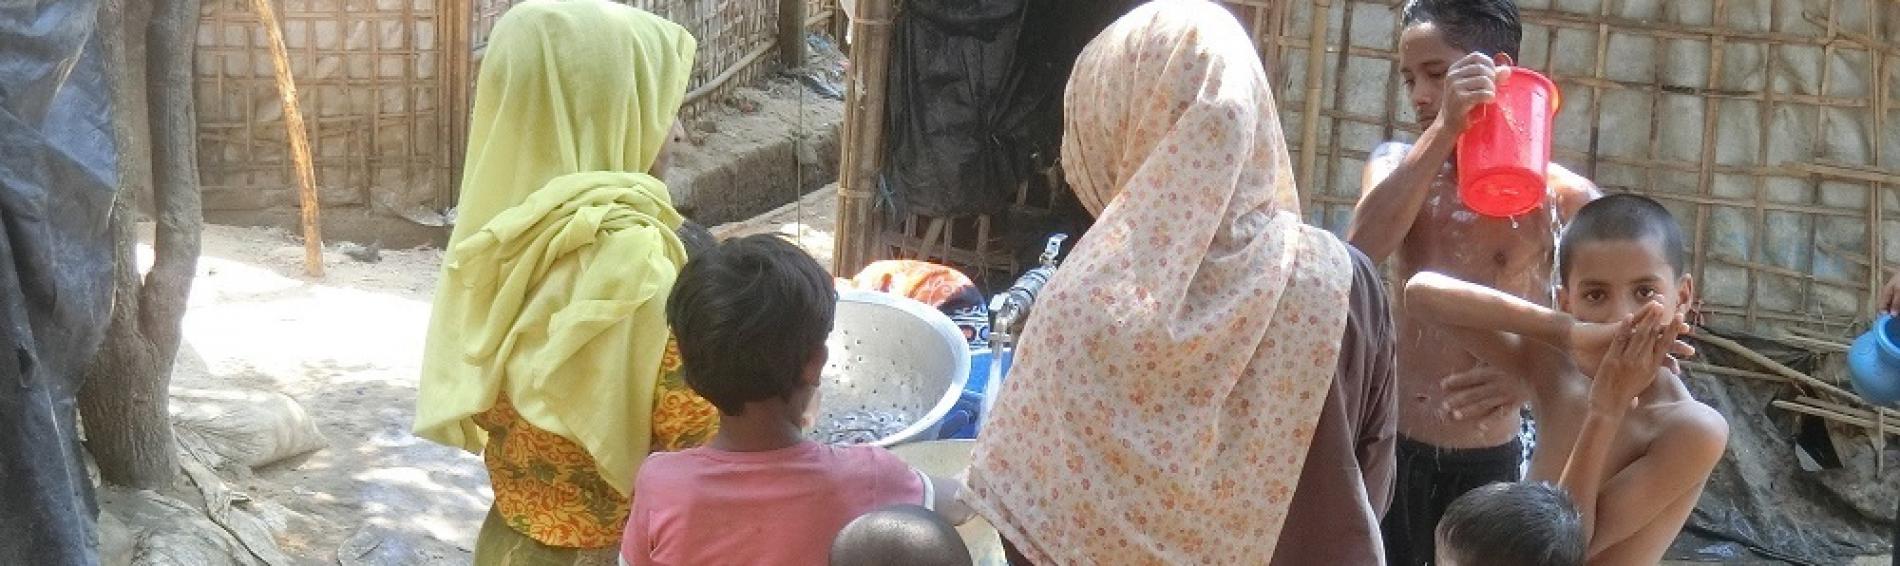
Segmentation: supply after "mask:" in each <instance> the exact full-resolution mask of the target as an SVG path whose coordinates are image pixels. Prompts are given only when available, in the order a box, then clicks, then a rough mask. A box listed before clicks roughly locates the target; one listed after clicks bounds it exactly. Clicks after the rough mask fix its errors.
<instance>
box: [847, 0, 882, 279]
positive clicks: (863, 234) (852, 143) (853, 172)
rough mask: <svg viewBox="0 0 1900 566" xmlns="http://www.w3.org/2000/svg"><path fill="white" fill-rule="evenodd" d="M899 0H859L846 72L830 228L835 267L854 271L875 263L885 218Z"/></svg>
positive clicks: (852, 28) (849, 271) (849, 272)
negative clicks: (887, 123) (887, 121)
mask: <svg viewBox="0 0 1900 566" xmlns="http://www.w3.org/2000/svg"><path fill="white" fill-rule="evenodd" d="M895 3H896V2H895V0H860V2H859V3H858V5H857V6H858V14H857V15H858V18H857V20H855V21H853V22H851V30H852V31H851V37H852V41H851V70H850V72H849V73H847V74H846V77H845V96H844V99H845V100H844V127H843V130H842V132H841V133H840V135H839V137H840V138H841V139H840V140H839V146H840V147H839V154H840V156H839V163H838V212H837V214H838V217H837V221H838V225H837V228H836V229H835V230H834V231H833V233H832V238H833V240H832V242H833V243H832V255H831V266H832V271H831V272H832V273H841V274H851V273H857V272H858V270H859V269H862V268H864V266H865V264H868V263H871V260H872V259H874V257H875V256H876V255H878V252H877V250H876V246H877V240H878V238H879V236H880V234H882V232H883V231H884V222H883V220H884V218H883V216H882V215H880V214H878V213H877V189H878V187H877V182H878V172H879V171H880V170H882V169H883V166H884V165H883V163H884V149H885V148H884V118H885V116H884V102H885V91H886V89H887V88H888V85H889V81H890V71H889V69H890V58H891V20H892V18H893V17H894V16H895V15H896V11H897V9H896V6H895V5H894V4H895Z"/></svg>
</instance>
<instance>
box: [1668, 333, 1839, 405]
mask: <svg viewBox="0 0 1900 566" xmlns="http://www.w3.org/2000/svg"><path fill="white" fill-rule="evenodd" d="M1694 337H1695V339H1696V340H1697V341H1700V342H1703V343H1706V344H1709V345H1711V346H1715V347H1718V348H1721V349H1724V350H1728V351H1730V352H1733V353H1735V354H1736V355H1739V356H1741V357H1743V358H1747V359H1748V361H1750V362H1754V363H1755V364H1756V365H1760V366H1761V367H1765V368H1768V370H1769V371H1771V372H1774V373H1776V374H1779V375H1781V376H1782V377H1786V378H1788V379H1792V380H1794V381H1797V382H1800V383H1802V384H1805V385H1807V386H1809V387H1813V388H1815V389H1819V390H1821V391H1826V392H1828V393H1830V394H1833V395H1835V396H1838V397H1841V398H1843V399H1853V400H1856V401H1860V400H1861V399H1860V396H1859V395H1855V394H1853V393H1850V392H1848V391H1847V390H1845V389H1841V388H1840V387H1836V386H1835V385H1833V384H1831V383H1828V382H1825V381H1821V380H1820V379H1816V378H1815V377H1814V376H1811V375H1808V374H1805V373H1801V372H1799V371H1795V369H1794V368H1791V367H1788V366H1785V365H1781V362H1777V361H1774V360H1771V359H1768V356H1764V355H1761V353H1760V352H1756V351H1754V350H1751V349H1749V348H1748V347H1747V346H1743V345H1741V344H1738V343H1736V342H1735V341H1734V340H1729V339H1727V338H1723V337H1721V336H1716V335H1714V334H1711V333H1708V332H1697V333H1696V334H1695V335H1694ZM1863 402H1864V401H1863Z"/></svg>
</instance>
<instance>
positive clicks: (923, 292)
mask: <svg viewBox="0 0 1900 566" xmlns="http://www.w3.org/2000/svg"><path fill="white" fill-rule="evenodd" d="M851 283H852V286H853V287H855V288H858V289H865V290H870V291H882V292H885V293H890V294H893V295H899V296H903V297H909V298H912V299H916V300H917V302H920V303H924V304H926V305H930V306H933V307H941V306H943V305H944V303H948V302H950V300H951V299H955V298H958V296H959V295H963V294H965V293H967V292H971V291H973V290H974V289H976V284H975V283H972V282H971V281H970V277H969V276H967V275H964V274H963V272H961V271H957V270H955V269H951V268H949V267H946V266H942V265H938V264H935V263H930V262H926V261H916V260H906V259H887V260H882V261H877V262H873V263H872V264H871V265H867V266H865V267H864V270H863V271H859V272H858V276H857V277H854V278H852V281H851ZM977 302H979V303H980V302H982V297H981V296H978V297H977Z"/></svg>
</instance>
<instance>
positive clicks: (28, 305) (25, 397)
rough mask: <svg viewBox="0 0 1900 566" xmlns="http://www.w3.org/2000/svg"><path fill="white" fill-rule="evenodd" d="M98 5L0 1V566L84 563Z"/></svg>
mask: <svg viewBox="0 0 1900 566" xmlns="http://www.w3.org/2000/svg"><path fill="white" fill-rule="evenodd" d="M98 13H99V6H98V3H97V2H96V1H95V0H37V1H27V2H24V3H22V2H20V1H19V0H0V347H5V348H8V349H10V350H11V351H12V352H11V357H12V358H14V361H13V363H4V364H0V509H5V510H6V512H5V513H0V564H47V565H64V564H92V563H95V562H97V560H98V557H97V555H96V551H95V550H94V548H93V538H94V534H93V527H92V513H93V511H92V507H93V505H92V493H91V482H90V481H89V480H88V478H87V475H86V469H85V466H84V464H82V460H81V458H80V453H81V452H80V446H79V435H78V431H77V430H76V422H75V421H76V417H75V407H74V404H73V396H74V394H75V393H76V392H77V391H78V389H79V385H80V379H81V377H80V376H81V374H82V371H83V370H84V368H85V364H86V363H87V362H88V361H89V360H90V359H91V357H92V355H93V353H94V352H95V350H96V349H97V348H98V345H99V342H100V340H101V338H102V336H103V332H104V328H105V325H106V317H107V315H108V314H109V311H110V309H111V304H110V296H111V295H110V292H111V284H112V281H111V275H112V258H111V237H110V233H109V232H108V230H107V225H108V218H109V215H110V211H111V205H112V198H113V190H114V186H115V185H116V182H117V178H118V176H117V172H116V169H115V167H116V165H117V164H116V161H117V159H116V147H115V145H114V142H113V135H112V127H111V121H110V118H109V116H110V112H109V105H108V100H109V97H108V94H107V88H106V76H105V73H104V66H103V62H104V58H103V57H102V56H101V55H102V54H101V52H100V45H99V38H98V35H97V34H95V33H94V30H95V27H96V23H97V16H98Z"/></svg>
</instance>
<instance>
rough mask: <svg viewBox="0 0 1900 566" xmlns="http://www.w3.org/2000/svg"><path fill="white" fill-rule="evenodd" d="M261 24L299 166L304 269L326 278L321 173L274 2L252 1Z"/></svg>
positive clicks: (292, 155) (293, 155) (294, 159)
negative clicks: (319, 197)
mask: <svg viewBox="0 0 1900 566" xmlns="http://www.w3.org/2000/svg"><path fill="white" fill-rule="evenodd" d="M251 9H252V10H255V11H256V12H257V21H258V23H260V24H263V26H264V36H265V39H266V40H267V41H266V43H268V44H269V46H270V56H271V67H273V68H275V69H276V70H277V97H278V99H279V101H280V102H282V103H283V106H284V129H285V130H287V132H286V133H287V136H286V137H288V138H290V160H291V163H292V164H294V165H295V166H296V172H297V201H298V205H299V206H301V207H302V208H303V269H304V273H305V274H308V275H309V276H311V277H322V276H323V229H322V225H321V223H320V222H319V220H320V219H319V217H318V214H319V211H318V210H317V172H316V167H314V166H312V165H311V163H310V139H309V137H308V133H307V132H306V131H305V130H304V126H303V112H302V111H299V110H298V109H297V83H296V81H295V80H293V79H292V78H291V76H290V55H289V54H287V53H286V51H285V48H284V31H283V29H282V28H280V27H278V25H277V15H276V13H275V12H273V11H272V8H271V5H270V0H251Z"/></svg>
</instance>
